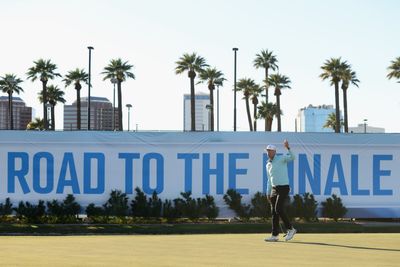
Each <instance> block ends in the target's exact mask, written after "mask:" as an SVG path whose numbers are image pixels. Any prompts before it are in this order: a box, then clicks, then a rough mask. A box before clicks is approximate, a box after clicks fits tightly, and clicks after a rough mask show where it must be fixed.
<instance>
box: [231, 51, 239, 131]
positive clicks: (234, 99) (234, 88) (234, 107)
mask: <svg viewBox="0 0 400 267" xmlns="http://www.w3.org/2000/svg"><path fill="white" fill-rule="evenodd" d="M232 50H233V52H234V54H235V57H234V71H233V77H234V78H233V80H234V82H233V91H234V95H233V131H235V132H236V52H237V51H238V50H239V48H236V47H234V48H232Z"/></svg>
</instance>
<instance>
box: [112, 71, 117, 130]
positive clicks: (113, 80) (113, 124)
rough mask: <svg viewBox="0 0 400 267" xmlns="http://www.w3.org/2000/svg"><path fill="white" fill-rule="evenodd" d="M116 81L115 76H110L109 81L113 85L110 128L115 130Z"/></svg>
mask: <svg viewBox="0 0 400 267" xmlns="http://www.w3.org/2000/svg"><path fill="white" fill-rule="evenodd" d="M117 82H118V80H117V79H116V78H111V83H112V84H113V85H114V90H113V107H112V129H113V131H115V84H116V83H117Z"/></svg>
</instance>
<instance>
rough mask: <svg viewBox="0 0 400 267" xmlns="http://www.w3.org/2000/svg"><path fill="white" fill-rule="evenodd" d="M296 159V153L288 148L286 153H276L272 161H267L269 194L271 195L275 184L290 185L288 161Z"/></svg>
mask: <svg viewBox="0 0 400 267" xmlns="http://www.w3.org/2000/svg"><path fill="white" fill-rule="evenodd" d="M292 160H294V154H293V153H292V151H290V150H288V152H287V154H286V155H276V154H275V156H274V159H273V160H272V161H271V160H270V159H268V161H267V165H266V168H267V175H268V185H267V194H268V195H270V194H271V191H272V187H273V186H277V185H288V184H289V176H288V171H287V163H288V162H290V161H292Z"/></svg>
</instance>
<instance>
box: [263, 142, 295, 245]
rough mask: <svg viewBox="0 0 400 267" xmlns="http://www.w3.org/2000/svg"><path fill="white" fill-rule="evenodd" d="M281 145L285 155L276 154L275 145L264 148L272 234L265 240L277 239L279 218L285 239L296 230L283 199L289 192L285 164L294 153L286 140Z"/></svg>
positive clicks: (291, 236) (290, 236)
mask: <svg viewBox="0 0 400 267" xmlns="http://www.w3.org/2000/svg"><path fill="white" fill-rule="evenodd" d="M283 145H284V146H285V148H286V149H287V153H286V155H276V146H274V145H268V146H267V148H266V149H265V150H266V151H267V153H268V161H267V165H266V168H267V173H268V187H267V195H268V199H269V200H270V203H271V210H272V235H271V236H270V237H268V238H265V241H267V242H273V241H278V240H279V237H278V235H279V218H281V219H282V221H283V223H284V225H285V228H286V230H287V234H286V237H285V241H289V240H291V239H292V238H293V236H294V235H295V234H296V232H297V231H296V229H294V228H293V226H292V224H291V223H290V221H289V219H288V217H287V215H286V211H285V201H286V199H287V198H288V196H289V192H290V187H289V176H288V171H287V164H288V162H290V161H293V160H294V155H293V153H292V151H290V147H289V142H288V141H287V140H284V142H283Z"/></svg>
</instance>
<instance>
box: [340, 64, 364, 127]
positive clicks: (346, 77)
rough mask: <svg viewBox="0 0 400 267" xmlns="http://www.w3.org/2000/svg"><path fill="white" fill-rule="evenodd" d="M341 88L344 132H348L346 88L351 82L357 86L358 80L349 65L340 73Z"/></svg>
mask: <svg viewBox="0 0 400 267" xmlns="http://www.w3.org/2000/svg"><path fill="white" fill-rule="evenodd" d="M341 78H342V90H343V112H344V132H345V133H348V132H349V122H348V119H347V118H348V116H347V89H348V88H349V84H350V83H351V84H353V85H355V86H357V87H358V84H357V83H359V82H360V81H359V80H358V79H357V76H356V72H355V71H352V70H351V67H350V66H348V68H346V69H344V70H343V73H342V77H341Z"/></svg>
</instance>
